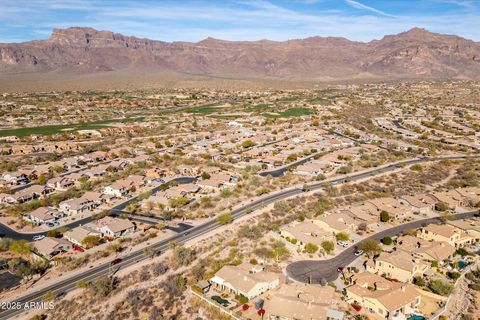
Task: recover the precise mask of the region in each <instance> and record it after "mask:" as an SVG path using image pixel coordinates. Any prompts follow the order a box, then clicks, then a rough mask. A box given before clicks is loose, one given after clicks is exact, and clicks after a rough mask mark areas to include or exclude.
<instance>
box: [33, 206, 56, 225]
mask: <svg viewBox="0 0 480 320" xmlns="http://www.w3.org/2000/svg"><path fill="white" fill-rule="evenodd" d="M62 216H63V213H61V212H60V211H58V210H56V209H53V208H49V207H40V208H37V209H35V210H33V211H31V212H28V213H25V217H26V218H27V219H28V220H30V221H33V222H35V223H37V224H44V223H47V222H53V221H55V220H56V218H59V217H62Z"/></svg>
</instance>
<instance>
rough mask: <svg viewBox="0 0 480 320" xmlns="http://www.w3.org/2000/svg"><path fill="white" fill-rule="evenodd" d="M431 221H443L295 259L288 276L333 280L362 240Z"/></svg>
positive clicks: (468, 214) (470, 214)
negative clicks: (325, 255)
mask: <svg viewBox="0 0 480 320" xmlns="http://www.w3.org/2000/svg"><path fill="white" fill-rule="evenodd" d="M475 214H478V210H477V211H472V212H465V213H459V214H456V215H454V216H452V217H451V220H459V219H465V218H469V217H473V216H474V215H475ZM431 223H436V224H440V223H443V220H442V219H441V218H439V217H436V218H427V219H422V220H417V221H412V222H409V223H405V224H401V225H398V226H395V227H392V228H390V229H387V230H384V231H381V232H378V233H376V234H374V235H372V236H370V237H368V238H366V239H364V240H362V241H360V242H358V243H357V244H356V245H355V246H350V247H348V248H347V249H345V250H344V251H343V252H342V253H340V254H338V255H337V256H335V257H334V258H332V259H328V260H303V261H295V262H293V263H291V264H289V265H288V266H287V274H288V276H289V277H290V278H292V279H294V280H296V281H299V282H304V283H321V280H322V279H325V280H326V281H328V282H330V281H334V280H335V279H337V278H338V276H339V273H338V272H337V268H338V267H345V266H347V265H349V264H350V263H352V262H353V261H354V260H355V259H357V257H356V256H355V255H354V252H355V250H356V249H355V247H356V246H358V245H359V244H360V243H362V242H363V241H365V240H367V239H374V240H380V239H382V238H383V237H392V236H396V235H399V234H401V233H402V232H403V231H404V230H407V229H417V228H421V227H423V226H425V225H427V224H431Z"/></svg>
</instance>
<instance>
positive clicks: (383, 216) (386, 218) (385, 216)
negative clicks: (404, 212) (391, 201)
mask: <svg viewBox="0 0 480 320" xmlns="http://www.w3.org/2000/svg"><path fill="white" fill-rule="evenodd" d="M389 220H390V215H389V214H388V212H387V211H385V210H382V212H380V221H382V222H388V221H389Z"/></svg>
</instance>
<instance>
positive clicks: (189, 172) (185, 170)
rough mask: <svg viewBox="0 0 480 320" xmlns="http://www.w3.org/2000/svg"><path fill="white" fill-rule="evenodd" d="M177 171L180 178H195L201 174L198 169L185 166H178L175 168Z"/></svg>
mask: <svg viewBox="0 0 480 320" xmlns="http://www.w3.org/2000/svg"><path fill="white" fill-rule="evenodd" d="M177 170H178V171H179V173H180V174H181V175H182V176H190V177H196V176H198V175H200V174H201V173H202V172H201V168H200V167H198V166H191V165H186V164H184V165H179V166H178V167H177Z"/></svg>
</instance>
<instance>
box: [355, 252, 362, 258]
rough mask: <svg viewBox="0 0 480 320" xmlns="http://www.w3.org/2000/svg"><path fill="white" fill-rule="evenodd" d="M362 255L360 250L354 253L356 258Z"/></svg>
mask: <svg viewBox="0 0 480 320" xmlns="http://www.w3.org/2000/svg"><path fill="white" fill-rule="evenodd" d="M362 254H363V251H362V250H357V251H355V256H356V257H360V256H361V255H362Z"/></svg>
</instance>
